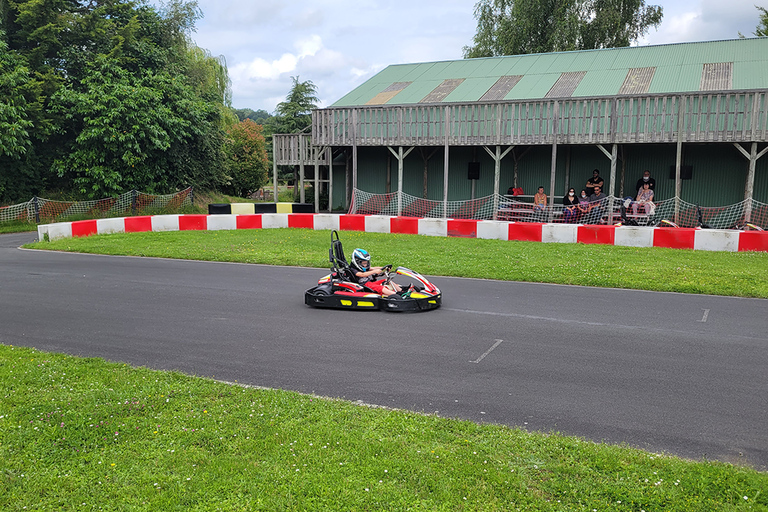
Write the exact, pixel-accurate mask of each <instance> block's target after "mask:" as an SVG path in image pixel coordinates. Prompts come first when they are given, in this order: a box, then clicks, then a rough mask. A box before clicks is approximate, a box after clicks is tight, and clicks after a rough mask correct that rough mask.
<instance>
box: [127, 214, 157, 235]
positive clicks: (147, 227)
mask: <svg viewBox="0 0 768 512" xmlns="http://www.w3.org/2000/svg"><path fill="white" fill-rule="evenodd" d="M145 231H152V217H151V216H149V215H142V216H141V217H126V218H125V232H126V233H143V232H145Z"/></svg>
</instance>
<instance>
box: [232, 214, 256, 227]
mask: <svg viewBox="0 0 768 512" xmlns="http://www.w3.org/2000/svg"><path fill="white" fill-rule="evenodd" d="M236 221H237V225H236V226H237V229H261V215H260V214H254V215H238V216H237V217H236Z"/></svg>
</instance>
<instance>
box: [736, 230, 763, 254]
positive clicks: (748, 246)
mask: <svg viewBox="0 0 768 512" xmlns="http://www.w3.org/2000/svg"><path fill="white" fill-rule="evenodd" d="M739 250H740V251H768V231H742V232H741V233H739Z"/></svg>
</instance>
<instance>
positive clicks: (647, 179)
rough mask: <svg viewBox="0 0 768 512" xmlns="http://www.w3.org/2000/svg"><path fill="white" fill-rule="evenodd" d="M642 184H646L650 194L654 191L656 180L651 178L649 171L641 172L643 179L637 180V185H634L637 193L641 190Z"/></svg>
mask: <svg viewBox="0 0 768 512" xmlns="http://www.w3.org/2000/svg"><path fill="white" fill-rule="evenodd" d="M643 183H648V185H649V188H650V189H651V192H654V191H655V190H656V180H655V179H653V178H651V171H649V170H645V171H643V177H642V178H640V179H639V180H637V184H636V185H635V191H636V192H639V191H640V189H641V188H643Z"/></svg>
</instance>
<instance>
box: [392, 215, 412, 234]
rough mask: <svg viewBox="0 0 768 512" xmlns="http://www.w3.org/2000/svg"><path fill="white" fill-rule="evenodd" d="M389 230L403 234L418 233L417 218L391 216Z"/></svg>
mask: <svg viewBox="0 0 768 512" xmlns="http://www.w3.org/2000/svg"><path fill="white" fill-rule="evenodd" d="M389 232H390V233H401V234H404V235H418V234H419V219H417V218H415V217H392V218H391V219H390V220H389Z"/></svg>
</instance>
